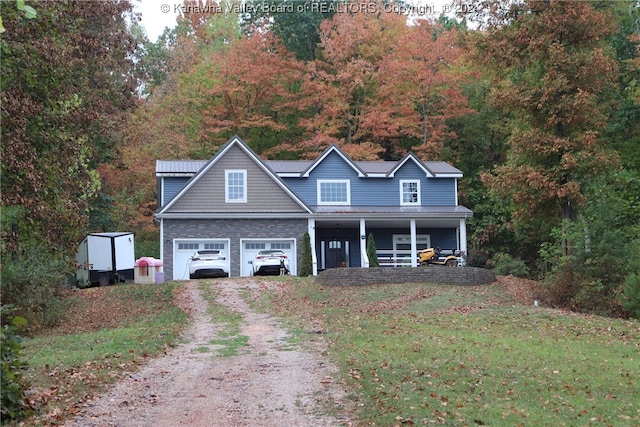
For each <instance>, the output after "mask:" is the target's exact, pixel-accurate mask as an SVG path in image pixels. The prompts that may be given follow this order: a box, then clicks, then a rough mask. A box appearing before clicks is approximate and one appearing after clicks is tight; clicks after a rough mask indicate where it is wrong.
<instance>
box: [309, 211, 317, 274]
mask: <svg viewBox="0 0 640 427" xmlns="http://www.w3.org/2000/svg"><path fill="white" fill-rule="evenodd" d="M307 228H308V232H309V240H310V241H311V267H312V271H313V273H312V274H313V275H314V276H317V275H318V257H317V255H316V220H315V219H313V218H309V221H308V224H307Z"/></svg>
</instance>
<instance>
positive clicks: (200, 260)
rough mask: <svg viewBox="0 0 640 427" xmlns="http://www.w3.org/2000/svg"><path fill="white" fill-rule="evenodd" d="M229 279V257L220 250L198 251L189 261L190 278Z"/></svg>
mask: <svg viewBox="0 0 640 427" xmlns="http://www.w3.org/2000/svg"><path fill="white" fill-rule="evenodd" d="M203 277H229V267H228V263H227V257H226V256H224V254H223V253H222V251H221V250H219V249H206V250H202V251H197V252H196V253H195V254H193V256H192V257H191V259H190V260H189V278H190V279H198V278H203Z"/></svg>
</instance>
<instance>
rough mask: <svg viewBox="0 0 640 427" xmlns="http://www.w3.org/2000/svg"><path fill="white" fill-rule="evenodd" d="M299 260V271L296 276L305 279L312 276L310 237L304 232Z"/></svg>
mask: <svg viewBox="0 0 640 427" xmlns="http://www.w3.org/2000/svg"><path fill="white" fill-rule="evenodd" d="M301 258H302V259H301V260H300V271H299V272H298V276H300V277H307V276H311V275H312V274H313V259H312V258H311V237H310V236H309V233H308V232H306V231H305V233H304V235H303V236H302V254H301Z"/></svg>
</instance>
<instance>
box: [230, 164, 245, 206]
mask: <svg viewBox="0 0 640 427" xmlns="http://www.w3.org/2000/svg"><path fill="white" fill-rule="evenodd" d="M224 172H225V173H224V187H225V193H224V200H225V202H227V203H247V171H246V170H226V171H224Z"/></svg>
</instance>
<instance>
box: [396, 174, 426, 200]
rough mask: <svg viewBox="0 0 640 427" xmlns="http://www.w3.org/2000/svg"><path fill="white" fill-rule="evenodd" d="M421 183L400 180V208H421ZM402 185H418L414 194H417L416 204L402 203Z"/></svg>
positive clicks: (416, 180)
mask: <svg viewBox="0 0 640 427" xmlns="http://www.w3.org/2000/svg"><path fill="white" fill-rule="evenodd" d="M420 183H421V181H420V180H419V179H401V180H400V206H421V205H422V195H421V193H422V192H421V185H420ZM404 184H418V185H417V189H416V193H417V196H418V197H417V201H416V202H405V201H404V194H405V192H404Z"/></svg>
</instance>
